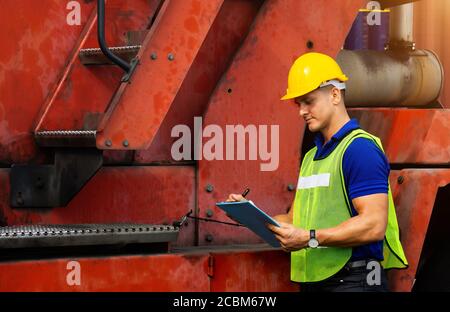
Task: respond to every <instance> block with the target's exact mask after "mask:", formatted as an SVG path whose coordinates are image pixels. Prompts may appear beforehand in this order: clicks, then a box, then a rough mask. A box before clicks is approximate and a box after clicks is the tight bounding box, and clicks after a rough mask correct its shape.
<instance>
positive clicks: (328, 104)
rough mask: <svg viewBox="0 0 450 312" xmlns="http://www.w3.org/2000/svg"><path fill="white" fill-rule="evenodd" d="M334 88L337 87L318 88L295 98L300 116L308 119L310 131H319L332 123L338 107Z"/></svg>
mask: <svg viewBox="0 0 450 312" xmlns="http://www.w3.org/2000/svg"><path fill="white" fill-rule="evenodd" d="M333 89H336V88H334V87H333V86H330V87H325V88H320V89H316V90H314V91H311V92H309V93H307V94H305V95H302V96H300V97H298V98H296V99H295V103H297V104H298V106H299V108H300V116H301V117H302V118H303V119H304V120H305V121H306V124H307V126H308V129H309V131H311V132H317V131H320V130H322V129H324V128H326V127H327V126H328V125H329V124H330V122H331V118H332V116H333V114H334V112H335V109H336V105H334V103H336V95H333V94H335V92H336V91H335V90H333ZM336 90H337V89H336ZM337 92H339V90H337Z"/></svg>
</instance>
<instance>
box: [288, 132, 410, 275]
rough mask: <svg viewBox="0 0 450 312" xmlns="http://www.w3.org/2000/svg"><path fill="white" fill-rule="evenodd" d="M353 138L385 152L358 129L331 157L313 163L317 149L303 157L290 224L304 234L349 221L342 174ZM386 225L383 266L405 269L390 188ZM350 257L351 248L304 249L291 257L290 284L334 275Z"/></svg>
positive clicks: (350, 213)
mask: <svg viewBox="0 0 450 312" xmlns="http://www.w3.org/2000/svg"><path fill="white" fill-rule="evenodd" d="M356 138H367V139H370V140H373V141H374V142H375V144H376V145H377V146H378V147H379V148H380V149H381V150H382V151H383V152H384V150H383V147H382V145H381V141H380V139H379V138H377V137H375V136H373V135H371V134H369V133H367V132H366V131H364V130H361V129H355V130H353V131H352V132H350V133H349V134H348V135H347V136H345V138H343V139H342V141H341V142H339V144H338V145H337V147H336V148H335V149H334V150H333V151H332V152H331V154H330V155H328V156H327V157H325V158H324V159H319V160H314V155H315V154H316V151H317V147H314V148H313V149H311V150H310V151H309V152H308V153H306V155H305V157H304V159H303V162H302V165H301V169H300V177H299V180H298V186H297V192H296V195H295V202H294V217H293V224H294V225H295V226H297V227H300V228H302V229H306V230H311V229H314V230H319V229H325V228H331V227H335V226H337V225H339V224H340V223H342V222H344V221H345V220H348V219H349V218H351V217H352V211H351V208H350V203H349V201H348V196H347V191H346V189H345V183H344V176H343V173H342V158H343V155H344V152H345V150H346V149H347V147H348V146H349V145H350V143H351V142H352V141H353V140H354V139H356ZM388 200H389V211H388V224H387V228H386V233H385V239H384V242H383V255H384V261H383V262H382V266H383V267H384V268H385V269H389V268H405V267H407V266H408V262H407V260H406V257H405V254H404V252H403V248H402V245H401V243H400V239H399V229H398V224H397V217H396V214H395V206H394V201H393V198H392V193H391V187H390V185H389V191H388ZM351 255H352V248H351V247H326V246H319V247H318V248H305V249H301V250H299V251H295V252H292V253H291V280H293V281H295V282H316V281H321V280H324V279H326V278H328V277H330V276H332V275H334V274H335V273H337V272H338V271H339V270H340V269H342V267H343V266H344V265H345V264H346V263H347V262H348V260H349V259H350V257H351Z"/></svg>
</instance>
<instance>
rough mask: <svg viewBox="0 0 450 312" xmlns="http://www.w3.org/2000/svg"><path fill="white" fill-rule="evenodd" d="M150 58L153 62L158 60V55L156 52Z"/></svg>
mask: <svg viewBox="0 0 450 312" xmlns="http://www.w3.org/2000/svg"><path fill="white" fill-rule="evenodd" d="M150 58H151V59H152V60H156V59H157V58H158V55H157V54H156V52H153V53H152V54H151V55H150Z"/></svg>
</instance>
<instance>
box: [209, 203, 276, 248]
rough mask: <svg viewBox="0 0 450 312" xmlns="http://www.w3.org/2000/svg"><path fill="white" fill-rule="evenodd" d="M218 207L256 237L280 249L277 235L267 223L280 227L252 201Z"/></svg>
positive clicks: (222, 204)
mask: <svg viewBox="0 0 450 312" xmlns="http://www.w3.org/2000/svg"><path fill="white" fill-rule="evenodd" d="M216 206H217V207H219V208H220V209H222V210H223V211H225V212H226V213H227V214H229V215H230V216H232V217H233V218H234V219H236V220H237V221H239V222H240V223H241V224H243V225H245V226H246V227H247V228H249V229H250V230H252V231H253V232H254V233H255V234H256V235H258V236H259V237H261V238H262V239H264V240H265V241H266V242H267V243H269V244H270V245H271V246H273V247H280V242H279V241H278V240H277V239H276V237H275V235H274V234H273V233H272V232H271V231H270V230H269V229H268V228H267V227H266V223H270V224H273V225H275V226H280V224H279V223H278V222H277V221H275V220H274V219H273V218H271V217H270V216H269V215H268V214H266V213H265V212H264V211H262V210H261V209H259V208H258V207H256V205H255V204H254V203H253V202H252V201H251V200H248V201H247V200H246V201H239V202H221V203H216Z"/></svg>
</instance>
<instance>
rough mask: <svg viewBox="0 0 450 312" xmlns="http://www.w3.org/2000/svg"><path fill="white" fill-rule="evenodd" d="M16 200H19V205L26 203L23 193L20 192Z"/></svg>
mask: <svg viewBox="0 0 450 312" xmlns="http://www.w3.org/2000/svg"><path fill="white" fill-rule="evenodd" d="M16 202H17V205H19V206H23V204H25V202H24V200H23V198H22V194H21V193H19V194H18V195H17V198H16Z"/></svg>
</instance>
